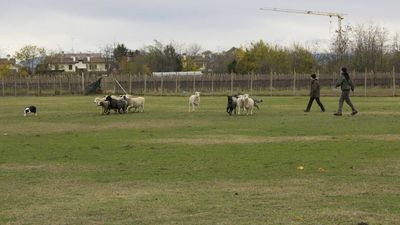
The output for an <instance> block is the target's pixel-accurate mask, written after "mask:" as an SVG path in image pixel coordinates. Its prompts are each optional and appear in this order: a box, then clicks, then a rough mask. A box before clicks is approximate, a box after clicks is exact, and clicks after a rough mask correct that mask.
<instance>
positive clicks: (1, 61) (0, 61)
mask: <svg viewBox="0 0 400 225" xmlns="http://www.w3.org/2000/svg"><path fill="white" fill-rule="evenodd" d="M15 63H16V61H15V59H8V58H0V64H2V65H4V64H8V65H15Z"/></svg>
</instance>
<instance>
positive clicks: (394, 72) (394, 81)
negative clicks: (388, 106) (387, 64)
mask: <svg viewBox="0 0 400 225" xmlns="http://www.w3.org/2000/svg"><path fill="white" fill-rule="evenodd" d="M394 96H396V68H395V67H394V66H393V97H394Z"/></svg>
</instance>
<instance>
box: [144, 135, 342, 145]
mask: <svg viewBox="0 0 400 225" xmlns="http://www.w3.org/2000/svg"><path fill="white" fill-rule="evenodd" d="M333 140H335V138H334V137H332V136H278V137H255V136H245V135H229V136H228V138H227V135H214V136H200V137H187V138H160V139H152V140H143V141H139V142H140V143H157V144H188V145H195V144H202V145H205V144H206V145H217V144H259V143H283V142H310V141H333Z"/></svg>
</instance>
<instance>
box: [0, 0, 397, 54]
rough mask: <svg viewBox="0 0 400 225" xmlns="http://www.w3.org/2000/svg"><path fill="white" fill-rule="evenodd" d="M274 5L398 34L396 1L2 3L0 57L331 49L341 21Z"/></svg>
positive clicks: (51, 0) (30, 0)
mask: <svg viewBox="0 0 400 225" xmlns="http://www.w3.org/2000/svg"><path fill="white" fill-rule="evenodd" d="M261 7H276V8H287V9H300V10H312V11H325V12H337V13H345V14H347V16H345V19H344V24H350V25H356V24H363V23H369V22H374V23H375V24H378V25H380V26H382V27H385V28H386V29H387V30H388V31H389V32H390V33H392V34H394V33H396V32H398V33H400V13H399V12H398V11H399V10H400V1H399V0H381V1H377V0H330V1H327V0H290V1H289V0H246V1H235V0H192V1H189V0H108V1H106V0H68V1H65V0H62V1H60V0H36V1H34V0H14V1H9V0H0V9H1V13H0V56H5V55H6V54H11V55H13V54H14V52H15V51H16V50H18V49H20V48H21V47H22V46H24V45H27V44H34V45H37V46H40V47H45V48H46V49H50V50H54V51H58V50H60V51H61V50H63V51H65V52H71V51H72V50H74V51H75V52H86V51H90V52H99V51H100V49H102V48H104V46H106V45H110V44H113V43H124V44H125V45H126V46H127V47H128V48H130V49H141V48H143V47H144V46H146V45H150V44H153V43H154V42H153V40H158V41H160V42H162V43H164V44H168V43H170V42H172V41H173V42H176V43H180V44H183V45H184V46H189V45H191V44H193V43H196V44H198V45H200V46H201V47H202V48H203V50H211V51H223V50H227V49H229V48H231V47H233V46H235V47H240V46H246V45H248V44H249V43H251V42H254V41H258V40H264V41H267V42H269V43H274V44H278V45H282V46H290V45H291V44H293V43H300V44H304V45H308V46H314V45H315V44H318V46H321V48H323V47H324V46H327V43H328V42H329V40H330V38H332V37H333V35H334V34H335V33H334V32H335V30H336V29H337V20H336V19H335V18H329V17H325V16H311V15H302V14H291V13H282V12H272V11H261V10H259V8H261Z"/></svg>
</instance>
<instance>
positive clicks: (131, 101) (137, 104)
mask: <svg viewBox="0 0 400 225" xmlns="http://www.w3.org/2000/svg"><path fill="white" fill-rule="evenodd" d="M121 97H122V98H123V99H124V100H125V101H126V102H127V103H128V111H130V109H134V112H136V110H138V111H139V112H144V103H145V99H144V98H143V97H132V96H131V95H121Z"/></svg>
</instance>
